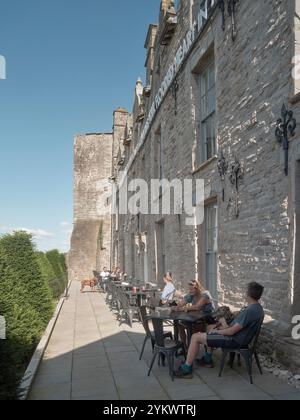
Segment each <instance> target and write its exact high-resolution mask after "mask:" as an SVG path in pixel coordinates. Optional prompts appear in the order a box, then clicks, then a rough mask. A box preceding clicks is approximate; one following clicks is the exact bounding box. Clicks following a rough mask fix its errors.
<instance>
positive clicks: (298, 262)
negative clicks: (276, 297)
mask: <svg viewBox="0 0 300 420" xmlns="http://www.w3.org/2000/svg"><path fill="white" fill-rule="evenodd" d="M295 170H296V173H295V175H296V176H295V233H294V235H296V236H295V241H294V242H295V244H294V253H295V256H294V260H295V268H294V291H293V314H294V315H298V314H300V161H297V162H296V168H295Z"/></svg>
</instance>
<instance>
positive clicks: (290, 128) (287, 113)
mask: <svg viewBox="0 0 300 420" xmlns="http://www.w3.org/2000/svg"><path fill="white" fill-rule="evenodd" d="M296 127H297V122H296V119H295V118H294V113H293V111H291V110H289V109H288V108H287V106H286V105H285V104H283V105H282V108H281V118H280V119H278V120H277V126H276V131H275V136H276V138H277V141H278V142H279V143H280V144H281V145H282V147H283V150H284V159H285V162H284V173H285V175H286V176H288V173H289V137H293V136H294V135H295V130H296Z"/></svg>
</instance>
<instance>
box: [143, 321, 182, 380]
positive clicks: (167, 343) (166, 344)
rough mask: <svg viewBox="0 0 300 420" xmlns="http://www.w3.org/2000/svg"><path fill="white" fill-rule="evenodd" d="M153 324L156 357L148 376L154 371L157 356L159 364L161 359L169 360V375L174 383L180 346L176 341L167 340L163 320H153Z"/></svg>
mask: <svg viewBox="0 0 300 420" xmlns="http://www.w3.org/2000/svg"><path fill="white" fill-rule="evenodd" d="M152 324H153V328H154V336H155V345H154V355H153V358H152V361H151V365H150V368H149V372H148V376H150V375H151V371H152V369H153V366H154V363H155V360H156V358H157V356H159V360H158V363H159V364H160V360H161V358H162V359H163V360H164V359H165V358H166V359H167V361H168V365H169V374H170V376H171V378H172V381H174V360H175V355H176V353H177V351H178V349H179V347H180V345H179V344H177V343H176V342H175V341H173V340H170V339H169V338H165V336H164V328H163V320H162V319H157V318H153V319H152Z"/></svg>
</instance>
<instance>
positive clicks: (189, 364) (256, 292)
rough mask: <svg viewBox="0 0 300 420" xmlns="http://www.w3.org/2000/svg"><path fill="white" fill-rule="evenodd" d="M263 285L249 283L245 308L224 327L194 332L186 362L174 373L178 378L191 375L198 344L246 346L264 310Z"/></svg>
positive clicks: (255, 330) (230, 347)
mask: <svg viewBox="0 0 300 420" xmlns="http://www.w3.org/2000/svg"><path fill="white" fill-rule="evenodd" d="M263 292H264V287H263V286H261V285H260V284H258V283H250V284H249V285H248V290H247V303H248V306H247V308H246V309H245V310H244V311H243V312H241V313H240V314H239V315H238V316H237V318H235V320H234V321H233V322H232V323H231V324H230V326H229V327H227V328H225V329H220V330H217V326H215V328H212V329H211V332H210V333H208V334H201V333H199V334H194V335H193V337H192V342H191V345H190V347H189V352H188V356H187V359H186V363H185V364H184V365H182V366H181V368H180V369H179V371H178V372H176V373H175V375H176V376H177V377H178V378H185V379H191V378H192V377H193V363H194V361H195V358H196V357H197V354H198V352H199V348H200V345H204V346H207V347H210V348H224V349H237V348H243V347H247V346H248V345H249V343H250V342H251V341H252V340H253V338H254V337H255V335H256V334H257V332H258V328H259V325H260V322H261V320H262V319H263V317H264V311H263V308H262V306H261V305H260V303H259V300H260V299H261V297H262V295H263Z"/></svg>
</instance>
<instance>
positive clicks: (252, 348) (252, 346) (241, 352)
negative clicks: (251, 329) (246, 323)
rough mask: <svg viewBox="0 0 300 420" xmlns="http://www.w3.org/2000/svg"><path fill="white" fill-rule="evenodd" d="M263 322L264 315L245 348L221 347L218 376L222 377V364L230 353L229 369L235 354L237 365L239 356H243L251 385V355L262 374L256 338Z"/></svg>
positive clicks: (239, 360) (239, 359)
mask: <svg viewBox="0 0 300 420" xmlns="http://www.w3.org/2000/svg"><path fill="white" fill-rule="evenodd" d="M263 323H264V317H263V318H262V320H261V321H260V322H259V325H258V328H257V333H256V334H255V336H254V338H253V339H252V341H251V342H250V343H249V345H248V346H245V348H237V349H222V351H223V356H222V361H221V368H220V373H219V377H220V378H221V377H222V373H223V370H224V366H225V362H226V358H227V356H228V354H229V355H230V361H229V366H230V367H231V369H233V364H234V359H235V355H236V354H237V355H238V362H239V366H241V356H242V357H243V359H244V361H245V363H246V367H247V372H248V375H249V378H250V383H251V385H253V374H252V366H253V357H254V358H255V361H256V364H257V367H258V369H259V372H260V374H261V375H263V371H262V368H261V365H260V361H259V357H258V352H257V344H258V339H259V336H260V333H261V328H262V325H263Z"/></svg>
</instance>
